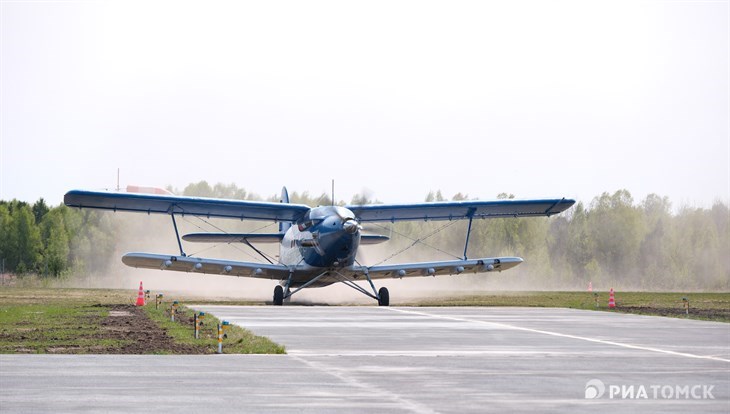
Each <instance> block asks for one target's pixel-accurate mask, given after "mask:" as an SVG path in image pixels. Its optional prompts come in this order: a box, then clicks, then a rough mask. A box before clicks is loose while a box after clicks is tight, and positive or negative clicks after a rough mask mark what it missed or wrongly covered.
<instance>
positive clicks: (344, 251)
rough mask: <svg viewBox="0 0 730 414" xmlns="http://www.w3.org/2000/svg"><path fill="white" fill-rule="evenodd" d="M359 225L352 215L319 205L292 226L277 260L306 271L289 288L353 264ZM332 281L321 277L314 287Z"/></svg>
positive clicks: (344, 210)
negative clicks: (328, 271)
mask: <svg viewBox="0 0 730 414" xmlns="http://www.w3.org/2000/svg"><path fill="white" fill-rule="evenodd" d="M360 229H361V227H360V225H359V223H358V222H357V221H356V220H355V214H353V213H352V212H351V211H350V210H348V209H346V208H344V207H339V206H321V207H315V208H313V209H311V210H310V211H309V212H308V213H307V214H306V215H305V216H304V217H303V218H302V219H301V220H299V221H298V222H297V223H295V224H294V225H292V226H291V227H290V228H289V229H288V230H287V231H286V233H285V235H284V238H283V239H282V241H281V245H280V251H279V261H280V263H281V264H283V265H286V266H305V268H306V270H307V271H306V272H304V274H301V275H300V277H297V278H296V279H295V280H292V284H291V285H292V286H297V285H301V284H302V283H305V282H306V281H308V280H309V279H311V277H313V276H316V275H317V274H320V273H322V272H325V271H327V270H328V269H329V270H331V271H333V272H335V271H336V270H337V269H338V268H343V267H348V266H352V265H353V264H354V263H355V256H356V255H357V249H358V247H359V246H360V237H361V232H360ZM336 281H337V280H336V279H332V278H322V281H321V282H320V283H318V284H316V285H314V286H326V285H329V284H331V283H334V282H336Z"/></svg>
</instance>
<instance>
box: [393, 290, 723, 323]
mask: <svg viewBox="0 0 730 414" xmlns="http://www.w3.org/2000/svg"><path fill="white" fill-rule="evenodd" d="M596 295H597V296H596ZM685 297H686V298H687V299H688V300H689V305H690V306H689V315H687V314H686V313H685V308H684V301H683V300H682V299H683V298H685ZM596 298H597V299H598V306H596ZM615 300H616V308H615V309H614V310H610V309H609V308H608V292H595V294H594V293H589V292H499V293H481V294H475V295H468V296H459V297H456V296H454V297H444V298H437V299H420V300H414V301H411V302H407V303H402V304H399V305H400V306H526V307H547V308H572V309H585V310H598V311H610V312H624V313H638V314H643V315H658V316H669V317H681V318H690V319H701V320H711V321H718V322H730V293H717V292H711V293H667V292H616V294H615Z"/></svg>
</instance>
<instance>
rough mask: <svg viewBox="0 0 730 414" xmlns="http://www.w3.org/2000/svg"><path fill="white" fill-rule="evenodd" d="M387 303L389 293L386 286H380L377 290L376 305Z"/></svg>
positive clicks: (388, 302) (388, 301)
mask: <svg viewBox="0 0 730 414" xmlns="http://www.w3.org/2000/svg"><path fill="white" fill-rule="evenodd" d="M388 305H390V294H389V293H388V288H385V287H381V288H380V290H378V306H388Z"/></svg>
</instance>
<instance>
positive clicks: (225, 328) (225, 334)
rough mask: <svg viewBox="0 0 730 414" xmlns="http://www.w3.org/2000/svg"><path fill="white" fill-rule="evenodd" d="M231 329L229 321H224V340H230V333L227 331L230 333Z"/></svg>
mask: <svg viewBox="0 0 730 414" xmlns="http://www.w3.org/2000/svg"><path fill="white" fill-rule="evenodd" d="M230 327H231V324H230V323H228V321H223V325H222V328H223V338H224V339H225V338H228V332H227V331H228V328H230Z"/></svg>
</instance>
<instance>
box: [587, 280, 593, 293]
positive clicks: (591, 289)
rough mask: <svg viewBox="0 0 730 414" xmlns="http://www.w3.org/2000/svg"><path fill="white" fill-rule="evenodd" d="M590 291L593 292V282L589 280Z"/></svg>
mask: <svg viewBox="0 0 730 414" xmlns="http://www.w3.org/2000/svg"><path fill="white" fill-rule="evenodd" d="M588 291H589V292H593V282H588Z"/></svg>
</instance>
